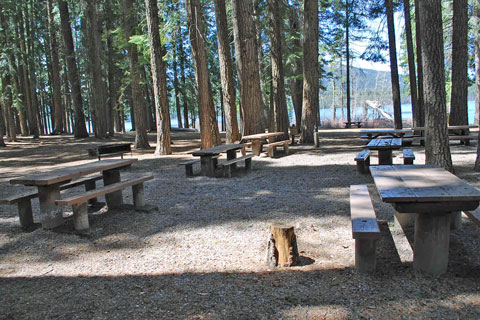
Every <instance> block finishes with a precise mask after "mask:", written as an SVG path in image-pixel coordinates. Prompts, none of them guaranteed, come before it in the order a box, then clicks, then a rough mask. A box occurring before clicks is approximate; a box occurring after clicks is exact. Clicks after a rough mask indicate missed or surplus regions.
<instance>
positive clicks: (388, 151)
mask: <svg viewBox="0 0 480 320" xmlns="http://www.w3.org/2000/svg"><path fill="white" fill-rule="evenodd" d="M401 147H402V139H400V138H389V139H372V140H370V142H369V143H368V144H367V145H366V146H365V148H367V149H370V150H378V164H380V165H385V164H392V150H398V149H400V148H401Z"/></svg>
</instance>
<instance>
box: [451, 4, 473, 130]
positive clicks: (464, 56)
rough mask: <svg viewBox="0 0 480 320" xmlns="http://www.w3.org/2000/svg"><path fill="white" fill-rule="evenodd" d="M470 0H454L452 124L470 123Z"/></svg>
mask: <svg viewBox="0 0 480 320" xmlns="http://www.w3.org/2000/svg"><path fill="white" fill-rule="evenodd" d="M467 45H468V1H467V0H453V32H452V91H451V95H450V117H449V119H448V123H449V124H450V125H451V126H455V125H467V124H468V107H467V104H468V98H467V97H468V75H467V67H468V47H467Z"/></svg>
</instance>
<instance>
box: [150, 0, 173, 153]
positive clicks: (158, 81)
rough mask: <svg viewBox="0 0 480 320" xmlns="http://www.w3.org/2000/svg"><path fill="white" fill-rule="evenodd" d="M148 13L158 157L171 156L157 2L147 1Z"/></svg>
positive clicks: (165, 77) (165, 74)
mask: <svg viewBox="0 0 480 320" xmlns="http://www.w3.org/2000/svg"><path fill="white" fill-rule="evenodd" d="M145 9H146V11H147V27H148V39H149V41H150V65H151V70H152V82H153V95H154V99H155V115H156V118H157V146H156V148H155V154H156V155H164V154H171V153H172V150H171V148H170V143H171V141H170V109H169V107H168V97H167V72H166V68H165V63H164V62H163V59H162V58H163V55H164V54H165V50H164V47H163V45H162V43H161V41H160V33H159V30H158V25H159V19H158V6H157V0H145Z"/></svg>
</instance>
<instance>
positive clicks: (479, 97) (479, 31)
mask: <svg viewBox="0 0 480 320" xmlns="http://www.w3.org/2000/svg"><path fill="white" fill-rule="evenodd" d="M472 18H473V23H474V29H473V30H475V31H474V37H475V87H476V88H475V89H476V99H475V109H476V110H477V112H479V113H480V2H479V1H475V2H474V5H473V14H472ZM479 126H480V124H479ZM474 169H475V171H480V132H479V133H478V140H477V158H476V160H475V167H474Z"/></svg>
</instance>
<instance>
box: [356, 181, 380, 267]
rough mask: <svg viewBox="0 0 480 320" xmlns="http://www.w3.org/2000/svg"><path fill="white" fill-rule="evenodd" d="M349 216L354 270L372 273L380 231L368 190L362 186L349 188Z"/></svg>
mask: <svg viewBox="0 0 480 320" xmlns="http://www.w3.org/2000/svg"><path fill="white" fill-rule="evenodd" d="M350 215H351V219H352V235H353V239H355V269H357V270H358V271H359V272H374V271H375V265H376V258H375V251H376V246H377V240H378V239H380V229H379V227H378V223H377V218H376V216H375V210H374V209H373V205H372V200H371V199H370V194H369V192H368V188H367V186H366V185H364V184H362V185H351V186H350Z"/></svg>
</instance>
